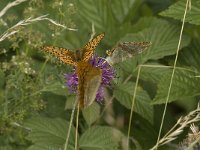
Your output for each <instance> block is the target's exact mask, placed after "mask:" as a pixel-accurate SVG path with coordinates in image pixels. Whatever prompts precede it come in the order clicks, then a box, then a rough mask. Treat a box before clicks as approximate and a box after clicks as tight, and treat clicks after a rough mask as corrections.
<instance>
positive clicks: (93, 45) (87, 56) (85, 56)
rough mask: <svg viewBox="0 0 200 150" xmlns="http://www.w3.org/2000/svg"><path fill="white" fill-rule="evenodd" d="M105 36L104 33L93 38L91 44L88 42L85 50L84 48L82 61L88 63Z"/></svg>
mask: <svg viewBox="0 0 200 150" xmlns="http://www.w3.org/2000/svg"><path fill="white" fill-rule="evenodd" d="M104 36H105V34H104V33H102V34H100V35H98V36H96V37H95V38H93V39H92V40H91V41H90V42H88V43H87V44H86V45H85V46H84V48H83V54H82V56H83V57H82V60H83V61H85V62H87V61H88V60H89V59H90V58H91V57H92V55H93V53H94V50H95V48H96V47H97V45H98V44H99V42H100V41H101V40H102V39H103V37H104Z"/></svg>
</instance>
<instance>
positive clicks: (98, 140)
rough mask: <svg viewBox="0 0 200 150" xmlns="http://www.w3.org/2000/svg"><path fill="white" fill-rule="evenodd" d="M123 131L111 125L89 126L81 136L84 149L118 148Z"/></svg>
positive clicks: (112, 149)
mask: <svg viewBox="0 0 200 150" xmlns="http://www.w3.org/2000/svg"><path fill="white" fill-rule="evenodd" d="M114 135H115V136H114ZM116 136H117V137H118V138H120V137H121V133H120V132H119V131H117V130H116V129H114V128H111V127H101V126H95V127H92V128H89V129H88V130H87V131H85V132H84V133H83V135H82V136H81V138H80V149H82V150H118V146H119V145H118V141H119V139H116Z"/></svg>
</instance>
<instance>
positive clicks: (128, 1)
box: [111, 0, 141, 23]
mask: <svg viewBox="0 0 200 150" xmlns="http://www.w3.org/2000/svg"><path fill="white" fill-rule="evenodd" d="M136 3H137V1H135V0H117V1H112V3H111V8H112V11H113V13H114V15H115V17H116V18H117V20H118V21H119V22H120V23H122V22H124V21H125V19H126V18H127V17H128V15H129V13H131V14H132V17H133V15H134V13H135V11H134V9H133V6H135V4H136ZM139 3H141V1H140V2H139ZM134 8H135V7H134ZM136 8H137V7H136Z"/></svg>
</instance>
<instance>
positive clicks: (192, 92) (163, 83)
mask: <svg viewBox="0 0 200 150" xmlns="http://www.w3.org/2000/svg"><path fill="white" fill-rule="evenodd" d="M171 74H172V73H171V72H170V73H168V74H166V75H165V76H164V77H163V78H162V79H161V80H160V82H159V83H158V90H157V93H156V96H155V98H154V99H153V104H162V103H165V102H166V97H167V92H168V89H169V84H170V79H171ZM195 76H196V73H195V72H193V71H190V70H186V69H176V71H175V74H174V78H173V83H172V87H171V91H170V96H169V101H168V102H172V101H175V100H178V99H182V98H187V97H192V96H196V95H199V94H200V92H199V91H200V78H198V77H195Z"/></svg>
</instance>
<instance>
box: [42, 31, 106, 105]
mask: <svg viewBox="0 0 200 150" xmlns="http://www.w3.org/2000/svg"><path fill="white" fill-rule="evenodd" d="M104 35H105V34H104V33H102V34H100V35H98V36H96V37H95V38H93V39H92V40H91V41H90V42H88V43H87V44H86V45H85V46H84V47H83V48H80V49H79V50H76V51H75V52H72V51H70V50H69V49H65V48H59V47H54V46H45V47H43V48H42V49H43V50H44V51H45V52H48V53H51V54H53V55H54V56H56V57H57V58H58V59H59V60H60V61H61V62H63V63H65V64H70V65H73V66H76V73H77V75H78V101H79V103H80V107H81V108H82V107H87V106H89V105H90V104H91V103H92V102H93V101H94V100H95V97H96V92H97V90H98V88H99V86H100V84H101V76H102V71H101V69H100V68H96V67H94V66H92V65H91V64H89V63H88V61H89V59H90V58H91V57H92V55H93V54H94V50H95V48H96V47H97V46H98V44H99V42H100V41H101V40H102V39H103V37H104Z"/></svg>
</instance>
